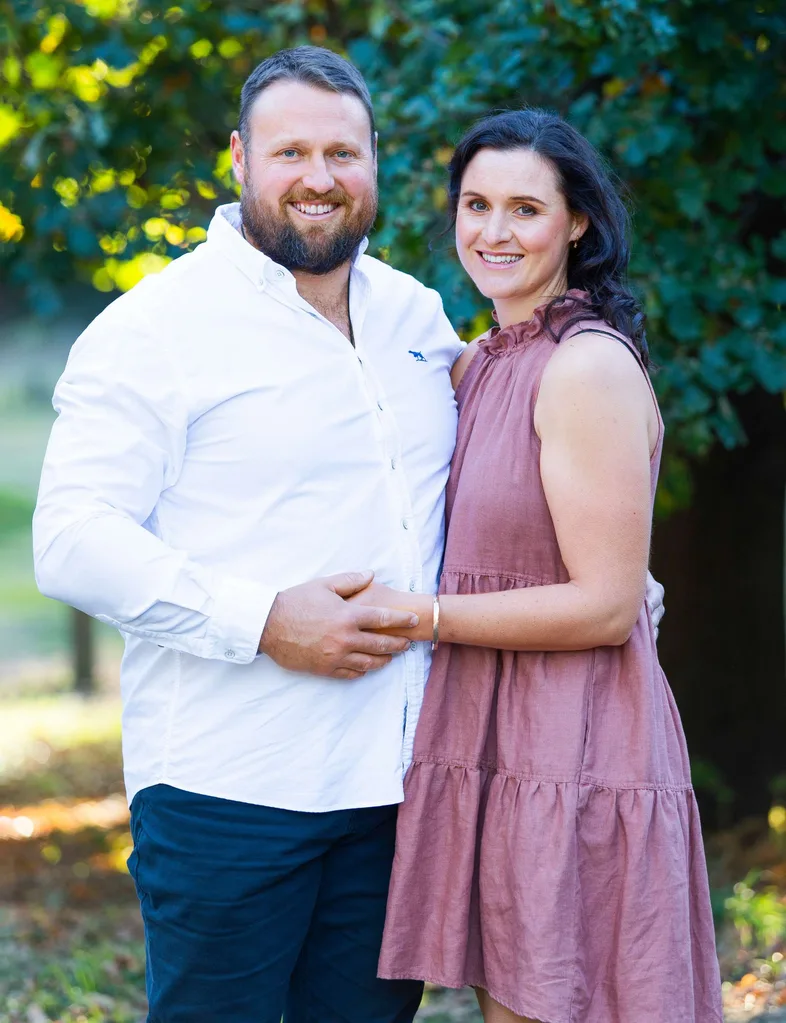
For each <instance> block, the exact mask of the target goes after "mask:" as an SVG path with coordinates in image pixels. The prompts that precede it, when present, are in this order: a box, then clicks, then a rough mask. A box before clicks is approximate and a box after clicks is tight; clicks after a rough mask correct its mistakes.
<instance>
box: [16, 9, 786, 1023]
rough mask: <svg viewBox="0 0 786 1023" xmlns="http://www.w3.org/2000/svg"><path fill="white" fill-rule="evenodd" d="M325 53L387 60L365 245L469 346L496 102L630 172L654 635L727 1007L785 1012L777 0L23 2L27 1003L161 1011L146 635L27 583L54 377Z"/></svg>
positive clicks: (185, 228) (784, 30)
mask: <svg viewBox="0 0 786 1023" xmlns="http://www.w3.org/2000/svg"><path fill="white" fill-rule="evenodd" d="M301 43H313V44H317V45H325V46H330V47H332V48H334V49H336V50H338V51H339V52H342V53H344V54H345V55H348V56H349V57H350V58H351V59H352V60H354V61H355V63H356V64H357V65H358V66H359V67H360V69H361V70H362V71H363V73H364V74H365V75H366V76H367V78H368V81H369V84H370V87H371V90H372V94H373V97H374V100H375V106H376V110H377V117H378V121H379V130H380V190H381V204H382V212H381V215H380V219H379V222H378V224H377V226H376V230H375V232H374V236H373V238H372V245H371V252H372V253H373V254H375V255H377V256H379V257H380V258H382V259H385V260H388V261H390V262H391V263H393V264H394V265H396V266H397V267H399V268H401V269H404V270H407V271H409V272H411V273H415V274H416V275H417V276H418V277H420V278H421V279H422V280H423V281H425V282H426V283H428V284H429V285H431V286H434V287H436V288H438V289H439V291H440V292H441V294H442V296H443V299H444V302H445V306H446V309H447V311H448V314H449V315H450V316H451V318H452V319H453V321H454V322H455V324H456V326H457V328H458V329H459V330H460V332H461V333H462V335H463V336H465V337H470V336H472V335H473V334H475V333H477V332H479V331H480V330H482V329H484V328H485V327H486V326H487V325H488V323H489V322H490V320H489V310H488V308H487V307H486V306H485V304H484V303H483V302H482V300H481V299H480V298H479V296H477V295H476V294H475V293H474V292H473V291H472V289H471V288H470V287H469V286H468V284H467V282H466V281H465V279H464V278H463V276H462V274H461V271H460V268H459V267H458V264H457V262H456V260H455V259H454V257H453V255H452V252H451V246H450V238H449V237H445V236H442V234H441V232H442V230H443V228H444V210H445V187H444V186H445V167H446V164H447V161H448V160H449V158H450V154H451V150H452V145H453V144H454V143H455V141H456V140H457V138H458V137H459V135H460V134H461V132H462V130H463V129H464V128H466V127H467V125H468V124H470V123H471V122H472V120H473V119H474V118H475V117H477V116H479V115H481V114H482V113H485V112H486V111H488V110H490V109H494V108H500V107H509V106H516V105H522V104H524V103H531V104H539V105H547V106H550V107H552V108H555V109H557V110H559V111H560V112H561V113H563V114H565V115H567V116H568V117H569V119H570V120H571V121H572V122H573V123H574V124H575V125H576V126H577V127H578V128H579V129H580V130H582V131H583V132H585V133H586V134H587V135H588V137H590V138H591V139H592V141H593V142H595V143H596V144H597V145H598V146H599V147H600V148H601V149H602V150H603V152H604V153H605V155H606V156H607V157H608V159H609V161H610V162H611V164H612V166H613V167H614V168H615V170H616V171H617V172H618V173H619V175H620V177H621V178H622V180H623V181H624V183H625V184H626V186H627V188H628V189H629V192H630V198H631V204H632V207H633V210H634V215H635V244H634V252H633V261H632V278H633V282H634V284H635V286H636V287H637V288H638V290H639V292H640V294H641V295H642V297H643V299H644V301H645V305H646V308H647V313H648V322H649V327H648V329H649V336H650V344H651V348H652V354H653V358H654V361H655V363H656V364H657V371H656V372H655V375H654V382H655V386H656V388H657V390H658V394H659V397H660V400H661V404H662V408H663V411H664V415H665V417H666V420H667V427H668V443H667V448H666V456H665V462H664V471H663V475H662V480H661V487H660V491H659V495H658V503H657V522H656V529H655V540H654V551H653V571H654V572H655V574H656V575H657V576H658V578H660V579H661V580H662V581H663V582H664V583H665V585H666V589H667V597H666V606H667V616H666V619H665V621H664V623H663V627H662V633H661V639H660V649H661V656H662V660H663V663H664V666H665V668H666V671H667V674H668V676H669V679H670V681H671V683H672V686H673V688H674V690H675V694H676V696H677V700H678V703H679V706H680V710H681V712H682V714H683V718H684V722H685V727H686V731H687V733H688V739H689V744H690V746H691V751H692V765H693V772H694V781H695V783H696V786H697V791H698V793H699V798H700V802H701V808H702V815H703V820H704V824H705V833H706V837H707V850H708V856H709V861H710V867H711V874H712V885H713V906H714V910H715V913H716V921H717V929H718V948H719V953H720V957H721V965H722V970H723V976H724V998H725V1001H726V1010H727V1020H728V1021H730V1023H731V1021H747V1020H751V1019H766V1020H771V1021H775V1020H786V967H784V962H783V956H784V954H786V739H784V736H786V667H785V665H784V649H785V648H786V630H785V629H784V491H785V490H786V411H784V390H785V389H786V323H784V318H783V304H784V303H786V213H785V212H784V198H785V197H786V156H785V155H784V154H786V11H785V10H784V8H783V4H782V3H779V2H778V0H592V2H590V0H586V2H584V0H532V2H526V0H497V2H492V0H488V2H485V0H484V2H481V0H455V2H447V0H400V2H386V0H371V2H369V3H363V4H360V3H352V2H350V0H279V2H273V3H258V2H254V3H252V2H248V3H246V2H242V0H220V2H215V3H212V4H211V3H208V2H207V0H190V2H183V3H182V4H180V5H179V6H171V7H167V6H166V5H165V4H163V5H154V4H152V3H149V2H145V0H83V2H80V3H57V4H55V3H47V2H33V0H30V2H26V0H25V2H23V0H13V2H12V0H0V725H1V726H2V730H1V731H0V736H1V738H0V1021H6V1020H7V1021H14V1023H16V1021H24V1023H44V1021H46V1020H63V1021H91V1023H92V1021H98V1020H108V1021H116V1023H136V1021H139V1020H141V1019H142V1018H143V1017H144V991H143V989H144V983H143V971H144V957H143V949H142V944H141V934H140V925H139V921H138V913H137V910H136V906H135V901H134V895H133V890H132V885H131V881H130V878H129V877H128V875H127V872H126V867H125V860H126V857H127V855H128V852H129V837H128V831H127V823H126V822H127V811H126V808H125V801H124V795H123V789H122V773H121V766H120V751H119V734H120V733H119V704H118V664H119V656H120V652H121V648H122V644H121V641H120V640H119V638H118V637H117V636H116V635H115V634H114V633H113V632H112V631H111V630H109V629H106V628H105V627H103V626H98V625H97V624H95V623H93V624H92V625H91V624H90V623H89V622H88V621H87V619H85V618H84V617H83V616H79V615H77V614H76V613H74V612H72V611H70V610H69V609H68V608H65V607H63V606H61V605H59V604H56V603H54V602H52V601H49V600H46V599H44V598H43V597H41V596H40V595H39V594H38V593H37V591H36V588H35V583H34V579H33V575H32V559H31V545H30V516H31V513H32V508H33V504H34V501H35V492H36V485H37V479H38V473H39V470H40V464H41V459H42V457H43V452H44V448H45V444H46V439H47V435H48V432H49V429H50V426H51V423H52V420H53V415H54V414H53V411H52V408H51V404H50V399H51V392H52V388H53V385H54V383H55V381H56V379H57V377H58V375H59V373H60V372H61V370H62V367H63V364H64V361H65V359H66V357H67V353H68V349H69V347H70V345H71V344H72V343H73V341H74V339H75V338H76V337H77V335H78V334H79V332H80V331H81V329H82V328H83V327H84V326H85V325H86V323H87V322H89V320H90V319H91V318H92V317H93V316H94V315H95V314H96V313H97V312H98V311H100V309H101V308H102V307H103V305H105V304H106V302H107V301H110V300H111V299H112V298H113V297H115V296H116V295H117V294H119V293H120V292H123V291H127V290H128V289H129V288H131V287H133V286H134V284H136V282H137V281H138V280H140V279H141V277H143V276H144V275H145V274H147V273H154V272H156V271H158V270H160V269H161V268H162V267H163V266H165V265H166V263H167V262H169V261H170V260H171V259H174V258H177V257H178V256H179V255H181V254H182V253H183V252H186V251H188V250H189V249H191V248H193V247H194V246H195V245H197V244H199V242H200V241H202V240H203V238H204V237H205V227H206V226H207V224H208V222H209V219H210V216H211V214H212V211H213V209H214V208H215V206H216V205H217V204H218V203H220V202H226V201H230V200H232V199H233V198H234V196H235V191H234V186H233V182H232V179H231V175H230V164H229V156H228V149H227V146H228V139H229V133H230V132H231V130H232V128H233V127H234V126H235V118H236V111H237V101H238V96H239V90H240V87H241V85H242V83H243V81H244V79H245V77H246V76H247V75H248V73H249V72H250V71H251V70H252V69H253V67H254V66H255V64H256V63H257V62H258V61H259V60H261V59H262V58H264V57H265V56H267V55H268V54H270V53H271V52H273V51H274V50H276V49H278V48H280V47H282V46H288V45H298V44H301ZM217 340H220V339H217ZM421 1015H422V1018H423V1019H431V1020H432V1021H437V1023H439V1021H442V1023H449V1021H454V1023H455V1021H460V1020H464V1021H466V1023H476V1021H477V1019H478V1017H477V1014H476V1011H475V1009H474V1003H473V999H472V998H471V997H470V996H467V995H465V994H451V993H445V992H439V991H430V992H428V993H427V999H426V1002H425V1003H424V1007H423V1009H422V1011H421ZM631 1023H646V1021H645V1020H641V1021H639V1020H636V1021H631ZM674 1023H682V1021H680V1020H675V1021H674Z"/></svg>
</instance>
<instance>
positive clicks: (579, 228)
mask: <svg viewBox="0 0 786 1023" xmlns="http://www.w3.org/2000/svg"><path fill="white" fill-rule="evenodd" d="M588 227H589V217H588V216H587V214H586V213H574V214H573V230H572V231H571V232H570V244H571V245H573V244H574V243H575V242H577V241H578V240H579V238H581V237H582V235H583V234H584V232H585V231H586V230H587V228H588Z"/></svg>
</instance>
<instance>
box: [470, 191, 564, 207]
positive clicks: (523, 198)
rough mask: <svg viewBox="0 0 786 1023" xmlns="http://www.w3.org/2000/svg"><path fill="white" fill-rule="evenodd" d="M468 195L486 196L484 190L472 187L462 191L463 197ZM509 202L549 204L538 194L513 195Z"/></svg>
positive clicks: (480, 197) (479, 197) (483, 197)
mask: <svg viewBox="0 0 786 1023" xmlns="http://www.w3.org/2000/svg"><path fill="white" fill-rule="evenodd" d="M467 195H472V196H475V197H476V198H477V199H485V198H486V197H485V196H484V195H483V193H482V192H476V191H475V190H474V189H471V188H468V189H467V190H466V191H464V192H462V193H461V196H462V198H463V197H464V196H467ZM508 202H536V203H537V204H538V205H539V206H548V203H547V202H546V201H545V199H538V197H537V196H536V195H511V196H509V198H508Z"/></svg>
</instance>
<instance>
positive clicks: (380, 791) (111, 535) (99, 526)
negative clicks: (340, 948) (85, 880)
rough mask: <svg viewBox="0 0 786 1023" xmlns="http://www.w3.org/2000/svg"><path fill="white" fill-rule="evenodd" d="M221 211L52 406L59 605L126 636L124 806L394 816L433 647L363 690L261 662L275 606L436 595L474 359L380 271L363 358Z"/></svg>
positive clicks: (112, 324) (370, 290)
mask: <svg viewBox="0 0 786 1023" xmlns="http://www.w3.org/2000/svg"><path fill="white" fill-rule="evenodd" d="M237 218H238V208H237V206H236V205H235V204H233V205H230V206H226V207H221V208H220V209H219V210H218V211H217V213H216V215H215V217H214V219H213V222H212V223H211V225H210V230H209V232H208V239H207V241H206V242H205V243H204V244H203V245H201V246H199V248H197V249H196V250H195V251H194V252H193V253H190V254H188V255H185V256H183V257H181V258H180V259H178V260H176V261H175V262H174V263H172V264H171V265H170V266H169V267H167V268H166V269H165V270H164V271H163V272H162V273H161V274H159V275H158V276H156V277H149V278H146V279H145V280H144V281H142V282H141V283H140V284H139V285H137V287H136V288H134V289H133V291H131V292H129V293H128V294H127V295H124V296H123V297H121V298H119V299H118V300H117V301H115V302H113V303H112V304H111V305H110V306H109V307H108V308H107V309H106V310H105V311H104V312H103V313H102V314H101V315H100V316H99V317H98V318H97V319H96V320H95V321H94V322H93V323H92V324H91V325H90V327H89V328H88V329H87V330H86V331H85V332H84V334H83V335H82V336H81V337H80V338H79V340H78V341H77V343H76V344H75V345H74V348H73V350H72V352H71V355H70V357H69V360H68V364H67V366H66V369H65V372H64V373H63V376H62V378H61V380H60V381H59V383H58V385H57V389H56V391H55V398H54V405H55V409H56V410H57V412H58V413H59V415H58V419H57V421H56V422H55V425H54V428H53V430H52V436H51V439H50V442H49V447H48V449H47V454H46V458H45V462H44V468H43V474H42V480H41V489H40V493H39V499H38V506H37V509H36V515H35V522H34V541H35V558H36V574H37V579H38V582H39V586H40V587H41V589H42V591H43V592H44V593H46V594H48V595H50V596H53V597H57V598H58V599H60V600H64V601H66V602H68V603H70V604H73V605H75V606H76V607H78V608H81V609H82V610H84V611H87V612H88V613H89V614H91V615H94V616H95V617H96V618H98V619H100V620H101V621H104V622H109V623H111V624H112V625H115V626H117V627H118V628H119V629H120V630H121V631H122V633H123V634H124V637H125V641H126V649H125V655H124V659H123V666H122V690H123V704H124V706H123V753H124V761H125V771H126V784H127V789H128V797H129V800H130V799H132V798H133V796H134V794H135V793H136V792H137V791H139V789H141V788H144V787H145V786H148V785H152V784H156V783H158V782H166V783H168V784H170V785H174V786H177V787H179V788H182V789H186V790H189V791H193V792H199V793H204V794H207V795H214V796H222V797H225V798H229V799H236V800H241V801H243V802H249V803H258V804H263V805H269V806H276V807H283V808H286V809H293V810H307V811H324V810H332V809H344V808H349V807H363V806H374V805H384V804H388V803H395V802H397V801H399V800H400V799H401V798H402V777H403V772H404V770H405V768H406V766H407V764H408V761H409V759H410V757H411V749H412V740H413V735H414V729H415V724H416V722H417V717H418V712H419V710H420V705H421V701H422V696H423V687H424V682H425V678H426V674H427V671H428V666H429V654H428V650H427V647H426V644H422V643H418V644H412V645H411V648H410V649H409V650H408V651H407V652H405V653H404V654H401V655H399V656H397V657H395V658H394V659H393V660H392V662H391V663H390V664H389V665H388V666H387V667H385V668H383V669H382V670H380V671H376V672H372V673H369V674H368V675H366V676H365V677H363V678H361V679H358V680H357V681H354V682H345V681H336V680H333V679H324V678H317V677H314V676H309V675H302V674H297V673H294V672H289V671H286V670H284V669H282V668H280V667H278V665H276V664H275V663H274V662H273V661H272V660H270V659H269V658H268V657H266V656H264V655H258V653H257V650H258V644H259V638H260V634H261V632H262V629H263V626H264V624H265V621H266V618H267V615H268V612H269V610H270V606H271V604H272V602H273V600H274V598H275V595H276V594H277V593H278V591H279V590H282V589H285V588H287V587H289V586H293V585H296V584H297V583H301V582H305V581H307V580H309V579H313V578H316V577H319V576H326V575H332V574H334V573H336V572H343V571H347V570H353V569H366V568H373V569H374V570H375V572H376V578H377V580H379V581H380V582H383V583H387V584H389V585H391V586H394V587H396V588H398V589H403V590H407V589H415V590H423V591H430V590H433V589H434V588H435V587H436V584H437V576H438V572H439V565H440V561H441V558H442V549H443V541H444V526H443V513H444V487H445V482H446V478H447V473H448V467H449V463H450V458H451V454H452V452H453V447H454V443H455V435H456V406H455V402H454V400H453V391H452V388H451V384H450V368H451V366H452V364H453V362H454V360H455V359H456V356H457V355H458V352H459V350H460V342H459V341H458V338H457V337H456V335H455V333H454V332H453V330H452V329H451V327H450V324H449V323H448V321H447V319H446V317H445V315H444V312H443V310H442V303H441V301H440V299H439V296H438V295H437V294H436V293H435V292H434V291H430V290H429V289H427V288H425V287H423V286H422V285H421V284H419V283H418V282H417V281H415V280H414V279H413V278H412V277H409V276H408V275H406V274H403V273H399V272H398V271H396V270H393V269H392V268H391V267H389V266H387V265H385V264H384V263H382V262H380V261H378V260H376V259H372V258H370V257H368V256H365V255H359V256H358V257H357V259H356V260H355V262H354V264H353V267H352V271H351V276H350V292H349V293H350V315H351V319H352V326H353V331H354V338H355V347H354V348H353V347H352V345H351V344H350V343H349V341H348V340H347V339H346V338H345V337H344V336H343V334H342V333H341V332H340V331H339V330H338V329H337V328H336V327H335V326H334V325H333V324H332V323H330V322H329V321H328V320H327V319H325V318H324V317H323V316H321V315H320V314H319V313H317V312H316V311H315V310H314V309H313V308H312V307H311V306H310V305H309V304H308V303H306V302H305V301H304V300H303V299H302V298H301V297H300V295H299V294H298V291H297V288H296V283H295V279H294V277H293V276H292V274H291V273H290V272H289V271H288V270H286V269H285V268H284V267H281V266H279V265H278V264H276V263H274V262H273V261H272V260H270V259H269V258H268V257H266V256H265V255H263V254H262V253H261V252H259V251H257V250H256V249H254V248H253V247H252V246H251V245H249V244H248V243H247V242H246V241H244V240H243V238H242V237H241V235H240V234H239V233H238V230H237Z"/></svg>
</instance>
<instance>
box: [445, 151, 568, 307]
mask: <svg viewBox="0 0 786 1023" xmlns="http://www.w3.org/2000/svg"><path fill="white" fill-rule="evenodd" d="M585 229H586V217H583V216H581V215H578V216H576V215H574V214H572V213H571V212H570V210H569V209H568V207H567V204H566V202H565V197H564V196H563V194H562V192H561V190H560V187H559V184H558V181H557V175H556V173H555V171H554V168H553V167H552V165H551V164H550V163H549V162H548V161H547V160H544V159H543V158H542V157H541V156H538V155H537V153H533V152H532V151H531V150H529V149H511V150H496V149H481V150H480V151H479V152H478V153H476V154H475V156H474V157H473V158H472V159H471V160H470V162H469V163H468V164H467V167H466V170H465V171H464V176H463V178H462V181H461V194H460V196H459V203H458V212H457V216H456V248H457V250H458V255H459V259H460V260H461V264H462V266H463V267H464V269H465V270H466V271H467V273H468V274H469V276H470V277H471V278H472V280H473V281H474V282H475V285H476V287H477V288H478V290H479V291H480V292H481V294H483V295H485V296H486V297H487V298H490V299H492V300H493V301H494V303H495V306H496V307H497V313H498V314H499V317H500V322H501V323H503V326H504V325H505V323H504V320H505V319H506V320H507V321H508V322H517V319H525V318H529V316H531V315H532V312H533V310H534V309H535V307H536V306H537V305H538V304H539V303H540V301H541V300H542V299H544V298H546V297H549V296H552V295H561V294H564V293H565V291H567V264H568V248H569V246H570V245H571V244H572V242H573V241H574V240H576V239H578V238H580V237H581V235H582V234H583V233H584V230H585ZM506 306H507V307H511V308H509V310H508V311H509V312H510V314H511V315H514V316H516V312H515V311H514V310H518V311H520V312H521V315H518V316H516V318H514V319H510V316H508V315H505V309H504V307H506Z"/></svg>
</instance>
